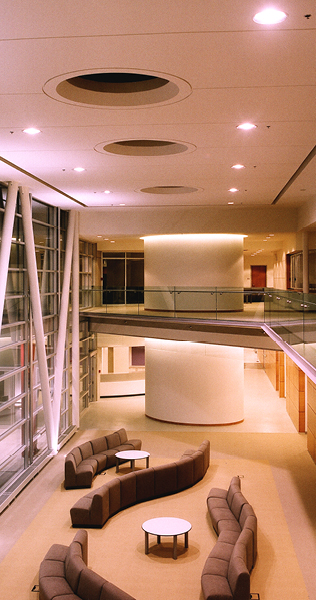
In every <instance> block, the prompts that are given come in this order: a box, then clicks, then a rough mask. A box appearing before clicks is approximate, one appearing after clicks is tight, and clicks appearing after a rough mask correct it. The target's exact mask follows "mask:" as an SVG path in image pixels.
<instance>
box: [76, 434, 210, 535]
mask: <svg viewBox="0 0 316 600" xmlns="http://www.w3.org/2000/svg"><path fill="white" fill-rule="evenodd" d="M209 464H210V442H209V441H208V440H204V442H202V444H201V445H200V446H199V448H197V449H196V450H187V451H186V452H185V453H184V454H183V455H182V456H181V458H180V459H179V460H178V461H176V462H173V463H169V464H167V465H159V466H157V467H149V468H148V469H141V470H139V471H134V472H132V473H127V474H126V475H122V476H121V477H115V478H114V479H111V481H109V482H108V483H105V484H104V485H103V486H102V487H100V488H98V489H96V490H93V491H92V492H90V493H89V494H87V495H86V496H84V497H83V498H80V500H78V501H77V502H76V504H74V506H73V507H72V508H71V509H70V515H71V522H72V525H73V527H103V525H104V523H106V521H107V520H108V519H109V517H111V516H112V515H114V514H115V513H117V512H119V511H120V510H123V509H124V508H127V507H128V506H132V505H133V504H137V503H139V502H145V501H146V500H153V499H154V498H159V497H161V496H167V495H169V494H175V493H176V492H181V491H182V490H184V489H186V488H188V487H191V486H192V485H194V484H195V483H197V482H198V481H200V479H202V478H203V477H204V475H205V473H206V471H207V469H208V467H209Z"/></svg>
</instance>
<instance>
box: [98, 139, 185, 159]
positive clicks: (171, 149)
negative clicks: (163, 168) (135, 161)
mask: <svg viewBox="0 0 316 600" xmlns="http://www.w3.org/2000/svg"><path fill="white" fill-rule="evenodd" d="M94 149H95V150H96V151H97V152H101V153H105V154H107V153H109V154H118V155H120V156H169V155H171V154H180V153H181V152H189V151H190V152H192V151H193V150H195V146H193V144H187V143H183V142H172V141H169V140H118V141H117V142H111V143H108V144H104V143H101V144H98V145H97V146H95V148H94Z"/></svg>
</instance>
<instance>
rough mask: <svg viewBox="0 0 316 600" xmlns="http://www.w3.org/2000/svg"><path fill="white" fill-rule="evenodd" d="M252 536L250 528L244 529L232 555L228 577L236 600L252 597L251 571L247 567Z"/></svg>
mask: <svg viewBox="0 0 316 600" xmlns="http://www.w3.org/2000/svg"><path fill="white" fill-rule="evenodd" d="M250 538H251V532H250V530H249V529H245V530H243V531H242V532H241V534H240V536H239V538H238V540H237V542H236V544H235V546H234V549H233V551H232V554H231V557H230V561H229V566H228V573H227V578H228V583H229V586H230V589H231V591H232V594H233V598H234V600H245V598H250V573H249V570H248V568H247V544H249V543H250Z"/></svg>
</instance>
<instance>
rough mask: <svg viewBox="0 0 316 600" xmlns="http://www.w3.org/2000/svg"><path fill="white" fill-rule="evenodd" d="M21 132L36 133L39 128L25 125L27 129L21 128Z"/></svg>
mask: <svg viewBox="0 0 316 600" xmlns="http://www.w3.org/2000/svg"><path fill="white" fill-rule="evenodd" d="M23 133H28V134H29V135H36V134H37V133H41V132H40V130H39V129H36V127H27V129H23Z"/></svg>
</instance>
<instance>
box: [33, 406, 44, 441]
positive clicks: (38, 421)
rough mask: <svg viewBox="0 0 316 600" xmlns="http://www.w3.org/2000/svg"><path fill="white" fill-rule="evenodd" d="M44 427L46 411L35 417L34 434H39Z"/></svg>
mask: <svg viewBox="0 0 316 600" xmlns="http://www.w3.org/2000/svg"><path fill="white" fill-rule="evenodd" d="M43 427H44V411H43V410H40V411H39V412H37V413H36V414H35V415H34V416H33V434H34V436H35V435H36V434H38V433H39V432H40V431H41V430H42V429H43Z"/></svg>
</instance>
